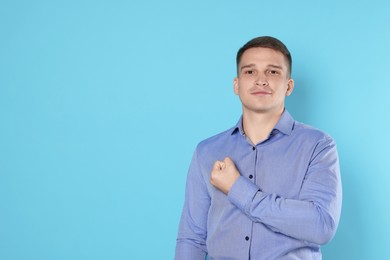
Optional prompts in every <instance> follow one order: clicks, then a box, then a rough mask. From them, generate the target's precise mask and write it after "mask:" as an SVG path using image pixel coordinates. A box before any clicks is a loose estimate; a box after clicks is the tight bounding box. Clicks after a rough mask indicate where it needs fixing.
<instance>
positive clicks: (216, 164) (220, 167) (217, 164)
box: [213, 161, 222, 171]
mask: <svg viewBox="0 0 390 260" xmlns="http://www.w3.org/2000/svg"><path fill="white" fill-rule="evenodd" d="M221 164H222V162H221V161H215V163H214V166H213V170H217V171H219V170H221V169H222V166H221Z"/></svg>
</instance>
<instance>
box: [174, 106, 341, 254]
mask: <svg viewBox="0 0 390 260" xmlns="http://www.w3.org/2000/svg"><path fill="white" fill-rule="evenodd" d="M225 157H230V158H231V159H232V160H233V162H234V163H235V165H236V167H237V169H238V171H239V172H240V174H241V175H240V177H239V178H238V179H237V181H236V182H235V183H234V184H233V186H232V188H231V189H230V191H229V193H228V194H227V195H225V194H224V193H222V192H221V191H220V190H218V189H216V188H215V187H214V186H212V185H211V184H210V172H211V170H212V167H213V164H214V162H215V161H216V160H223V159H224V158H225ZM340 212H341V180H340V170H339V161H338V155H337V150H336V144H335V142H334V140H333V139H332V138H331V137H330V136H329V135H327V134H325V133H323V132H321V131H319V130H317V129H314V128H312V127H310V126H307V125H304V124H302V123H300V122H297V121H294V119H293V118H292V117H291V116H290V114H289V113H288V112H287V111H286V110H285V111H284V113H283V114H282V116H281V118H280V119H279V121H278V123H277V124H276V126H275V127H274V129H273V130H272V131H271V133H270V135H269V136H268V138H267V139H266V140H264V141H262V142H260V143H258V144H257V145H253V144H252V143H251V142H250V141H248V139H247V138H246V137H245V134H244V131H243V128H242V118H240V120H239V122H238V123H237V125H236V126H234V127H233V128H232V129H229V130H227V131H225V132H223V133H220V134H218V135H216V136H213V137H211V138H209V139H206V140H204V141H203V142H201V143H199V145H198V146H197V148H196V151H195V153H194V155H193V158H192V161H191V165H190V168H189V171H188V177H187V185H186V194H185V203H184V208H183V212H182V217H181V220H180V225H179V232H178V237H177V243H176V255H175V259H176V260H190V259H191V260H192V259H193V260H195V259H196V260H197V259H202V260H203V259H205V257H206V255H208V259H210V260H228V259H229V260H233V259H234V260H241V259H242V260H244V259H245V260H247V259H252V260H261V259H300V260H302V259H321V257H322V256H321V251H320V245H322V244H325V243H327V242H328V241H330V239H331V238H332V237H333V236H334V234H335V231H336V229H337V225H338V222H339V218H340Z"/></svg>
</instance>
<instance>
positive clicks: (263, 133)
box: [242, 109, 284, 145]
mask: <svg viewBox="0 0 390 260" xmlns="http://www.w3.org/2000/svg"><path fill="white" fill-rule="evenodd" d="M283 111H284V109H283V110H282V111H279V112H277V113H273V114H269V113H246V112H245V111H243V115H242V127H243V129H244V132H245V135H246V136H247V137H248V138H249V139H250V140H251V141H252V143H253V144H255V145H256V144H258V143H260V142H262V141H264V140H265V139H266V138H267V137H268V136H269V134H270V133H271V131H272V129H273V128H274V127H275V125H276V124H277V123H278V121H279V119H280V117H281V116H282V113H283Z"/></svg>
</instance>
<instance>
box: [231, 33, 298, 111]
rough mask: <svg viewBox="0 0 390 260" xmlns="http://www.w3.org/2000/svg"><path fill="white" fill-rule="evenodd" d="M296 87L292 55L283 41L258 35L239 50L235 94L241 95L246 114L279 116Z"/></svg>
mask: <svg viewBox="0 0 390 260" xmlns="http://www.w3.org/2000/svg"><path fill="white" fill-rule="evenodd" d="M293 89H294V80H293V79H291V55H290V52H289V51H288V49H287V48H286V46H285V45H284V44H283V43H282V42H280V41H279V40H277V39H275V38H272V37H269V36H265V37H258V38H255V39H253V40H251V41H249V42H248V43H246V44H245V45H244V46H243V47H242V48H241V49H239V51H238V53H237V77H236V78H235V79H234V93H235V94H236V95H238V96H239V97H240V100H241V103H242V106H243V114H244V115H245V114H247V113H255V114H259V113H260V114H268V115H276V116H277V115H280V114H281V113H282V112H283V110H284V100H285V97H286V96H289V95H290V94H291V93H292V91H293Z"/></svg>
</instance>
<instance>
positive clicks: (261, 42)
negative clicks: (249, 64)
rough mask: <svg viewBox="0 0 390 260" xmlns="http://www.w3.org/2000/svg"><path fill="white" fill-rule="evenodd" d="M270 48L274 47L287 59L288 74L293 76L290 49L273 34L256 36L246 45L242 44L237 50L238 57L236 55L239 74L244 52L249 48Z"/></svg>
mask: <svg viewBox="0 0 390 260" xmlns="http://www.w3.org/2000/svg"><path fill="white" fill-rule="evenodd" d="M257 47H261V48H269V49H273V50H275V51H278V52H281V53H282V54H283V56H284V57H285V59H286V60H287V64H288V67H287V69H288V74H289V76H291V70H292V59H291V54H290V52H289V50H288V49H287V47H286V45H284V44H283V43H282V42H281V41H280V40H278V39H276V38H274V37H271V36H261V37H256V38H254V39H252V40H250V41H249V42H247V43H246V44H245V45H244V46H242V47H241V48H240V49H239V50H238V52H237V57H236V64H237V76H238V74H239V68H238V66H239V64H240V61H241V57H242V55H243V54H244V52H245V51H246V50H248V49H251V48H257Z"/></svg>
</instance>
